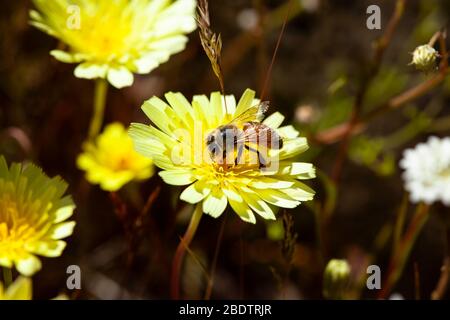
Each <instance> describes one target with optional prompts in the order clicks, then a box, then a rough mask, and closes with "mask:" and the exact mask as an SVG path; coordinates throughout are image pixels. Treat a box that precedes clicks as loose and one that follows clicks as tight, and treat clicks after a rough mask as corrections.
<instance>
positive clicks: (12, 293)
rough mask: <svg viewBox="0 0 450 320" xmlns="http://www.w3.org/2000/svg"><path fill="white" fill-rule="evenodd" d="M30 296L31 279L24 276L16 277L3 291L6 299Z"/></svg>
mask: <svg viewBox="0 0 450 320" xmlns="http://www.w3.org/2000/svg"><path fill="white" fill-rule="evenodd" d="M31 297H32V283H31V279H30V278H25V277H19V278H17V279H16V281H14V282H13V283H12V284H11V285H10V286H9V287H8V289H7V290H6V292H5V298H6V299H8V300H31ZM0 300H1V296H0Z"/></svg>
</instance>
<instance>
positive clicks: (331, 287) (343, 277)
mask: <svg viewBox="0 0 450 320" xmlns="http://www.w3.org/2000/svg"><path fill="white" fill-rule="evenodd" d="M349 284H350V265H349V264H348V262H347V260H339V259H332V260H330V261H329V262H328V264H327V266H326V267H325V271H324V275H323V296H324V297H325V298H326V299H343V298H344V295H345V293H346V292H347V290H348V289H349Z"/></svg>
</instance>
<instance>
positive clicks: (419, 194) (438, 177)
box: [400, 137, 450, 206]
mask: <svg viewBox="0 0 450 320" xmlns="http://www.w3.org/2000/svg"><path fill="white" fill-rule="evenodd" d="M400 167H401V168H403V169H404V170H405V171H404V173H403V179H404V181H405V189H406V190H407V191H408V192H409V193H410V199H411V201H412V202H421V201H422V202H425V203H427V204H431V203H434V202H437V201H442V202H443V203H444V204H445V205H447V206H450V138H449V137H447V138H442V139H440V138H437V137H430V138H429V139H428V141H427V142H426V143H419V144H418V145H417V146H416V147H415V148H414V149H407V150H405V152H404V153H403V158H402V160H401V161H400Z"/></svg>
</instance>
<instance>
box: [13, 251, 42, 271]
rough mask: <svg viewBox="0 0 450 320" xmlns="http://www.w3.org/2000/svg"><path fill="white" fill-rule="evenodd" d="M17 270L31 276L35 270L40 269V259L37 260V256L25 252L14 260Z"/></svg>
mask: <svg viewBox="0 0 450 320" xmlns="http://www.w3.org/2000/svg"><path fill="white" fill-rule="evenodd" d="M15 265H16V268H17V271H19V272H20V273H21V274H23V275H24V276H31V275H33V274H34V273H36V272H37V271H39V270H41V267H42V265H41V261H39V259H38V258H36V257H35V256H33V255H31V254H26V255H24V256H21V257H20V259H18V260H17V261H16V262H15Z"/></svg>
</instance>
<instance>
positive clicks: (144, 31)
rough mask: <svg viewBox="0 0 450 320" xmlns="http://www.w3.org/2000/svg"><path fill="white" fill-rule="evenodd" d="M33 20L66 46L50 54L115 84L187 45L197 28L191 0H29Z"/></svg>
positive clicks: (127, 80) (129, 80)
mask: <svg viewBox="0 0 450 320" xmlns="http://www.w3.org/2000/svg"><path fill="white" fill-rule="evenodd" d="M33 2H34V4H35V6H36V8H37V10H32V11H31V12H30V17H31V24H32V25H34V26H35V27H37V28H39V29H40V30H42V31H44V32H46V33H48V34H49V35H51V36H53V37H55V38H58V39H60V40H61V41H62V42H64V43H65V44H66V45H67V46H68V47H69V49H68V51H62V50H53V51H51V52H50V53H51V55H53V56H54V57H55V58H56V59H58V60H60V61H62V62H66V63H81V64H79V65H78V66H77V67H76V69H75V76H77V77H79V78H87V79H94V78H106V79H108V81H109V82H110V83H111V84H112V85H113V86H115V87H117V88H122V87H126V86H130V85H131V84H132V83H133V74H132V73H138V74H146V73H149V72H150V71H152V70H153V69H155V68H156V67H158V66H159V65H160V64H161V63H164V62H166V61H167V60H168V59H169V57H170V56H171V55H172V54H175V53H178V52H180V51H182V50H183V49H184V47H185V45H186V42H187V40H188V39H187V37H186V35H185V34H186V33H189V32H191V31H193V30H194V29H195V28H196V23H195V18H194V17H195V7H196V1H195V0H175V1H173V0H33Z"/></svg>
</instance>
